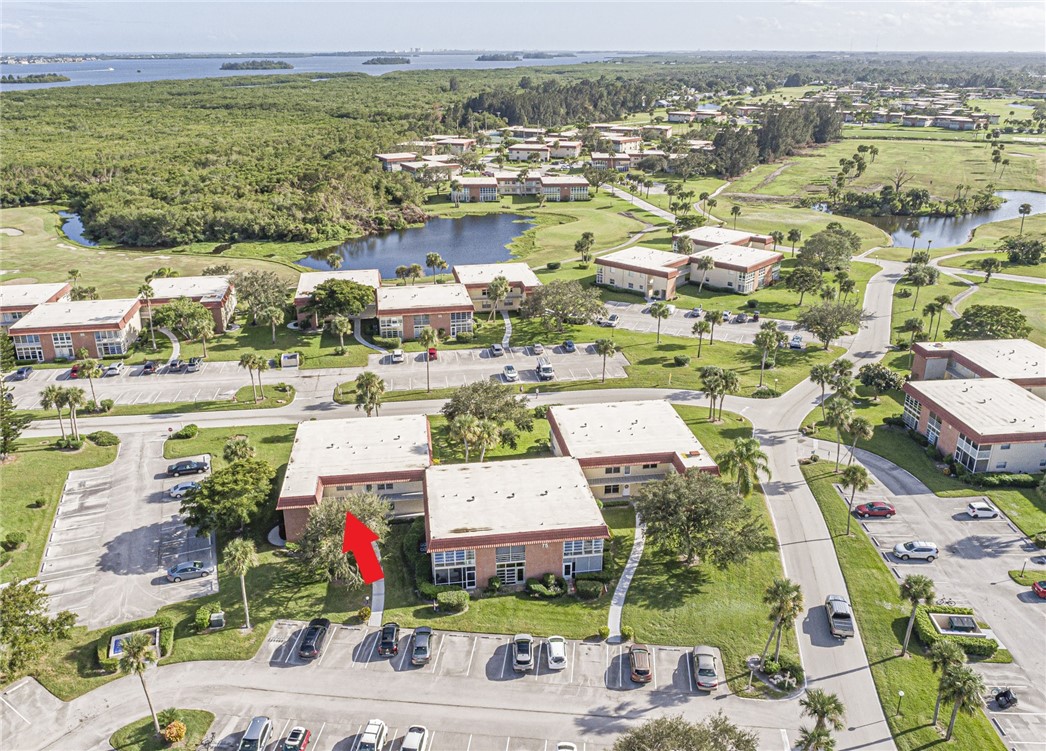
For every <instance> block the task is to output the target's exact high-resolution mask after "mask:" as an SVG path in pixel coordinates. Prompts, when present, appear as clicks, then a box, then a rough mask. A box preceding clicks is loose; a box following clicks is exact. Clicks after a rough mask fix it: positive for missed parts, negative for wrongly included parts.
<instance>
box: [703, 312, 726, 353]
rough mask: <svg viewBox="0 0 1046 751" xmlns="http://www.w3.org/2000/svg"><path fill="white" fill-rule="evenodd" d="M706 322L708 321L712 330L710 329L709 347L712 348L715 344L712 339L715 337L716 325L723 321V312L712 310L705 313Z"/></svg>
mask: <svg viewBox="0 0 1046 751" xmlns="http://www.w3.org/2000/svg"><path fill="white" fill-rule="evenodd" d="M705 320H706V321H708V325H709V326H710V328H709V329H708V346H709V347H711V346H712V344H713V342H712V339H713V338H714V337H715V327H716V324H717V323H719V322H720V321H721V320H723V311H721V310H716V309H715V308H712V309H711V310H706V311H705Z"/></svg>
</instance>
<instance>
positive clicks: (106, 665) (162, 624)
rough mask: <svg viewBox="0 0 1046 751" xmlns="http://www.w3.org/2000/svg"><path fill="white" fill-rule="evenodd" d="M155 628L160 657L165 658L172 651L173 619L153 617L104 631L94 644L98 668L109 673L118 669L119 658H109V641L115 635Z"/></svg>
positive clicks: (161, 616) (111, 627)
mask: <svg viewBox="0 0 1046 751" xmlns="http://www.w3.org/2000/svg"><path fill="white" fill-rule="evenodd" d="M157 627H159V629H160V656H161V657H167V656H168V655H170V654H171V650H172V649H174V619H173V618H171V617H170V616H167V615H154V616H153V617H152V618H142V619H140V620H137V621H131V622H130V623H121V624H119V625H117V626H110V627H109V628H107V629H105V630H104V631H103V632H102V633H101V635H100V636H99V637H98V640H97V642H96V643H95V655H96V657H97V660H98V666H99V667H100V668H101V669H102V670H105V671H107V672H110V673H111V672H113V671H115V670H118V669H119V667H120V658H119V657H109V641H110V640H111V639H112V638H113V637H114V636H116V635H117V634H126V633H129V632H131V631H142V630H144V629H150V628H157Z"/></svg>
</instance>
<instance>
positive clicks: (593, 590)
mask: <svg viewBox="0 0 1046 751" xmlns="http://www.w3.org/2000/svg"><path fill="white" fill-rule="evenodd" d="M574 587H575V589H576V590H577V597H578V599H579V600H595V599H598V598H599V596H600V595H601V594H603V582H597V581H592V580H590V579H582V580H581V581H579V582H575V584H574Z"/></svg>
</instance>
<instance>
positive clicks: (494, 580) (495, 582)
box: [487, 576, 501, 595]
mask: <svg viewBox="0 0 1046 751" xmlns="http://www.w3.org/2000/svg"><path fill="white" fill-rule="evenodd" d="M487 591H488V592H490V593H491V594H492V595H496V594H497V593H498V592H500V591H501V577H500V576H492V577H490V578H489V579H487Z"/></svg>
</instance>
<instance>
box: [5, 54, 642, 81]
mask: <svg viewBox="0 0 1046 751" xmlns="http://www.w3.org/2000/svg"><path fill="white" fill-rule="evenodd" d="M479 54H480V53H478V52H474V53H467V54H453V55H451V54H448V55H433V54H429V55H426V54H408V55H406V56H407V57H410V64H409V65H364V64H363V63H364V62H365V61H366V60H369V59H370V58H371V57H372V55H366V56H362V55H357V56H347V55H309V56H305V57H291V56H287V57H281V56H280V55H278V54H258V55H253V56H244V55H240V56H237V57H177V58H174V57H171V58H151V59H133V60H131V59H128V60H118V59H109V60H88V61H85V62H79V63H34V64H32V65H11V64H8V65H0V75H4V76H6V75H13V76H28V75H30V74H33V73H59V74H61V75H63V76H68V77H69V78H70V79H71V80H69V81H62V82H59V83H37V84H0V91H20V90H26V89H49V88H53V87H56V86H104V85H106V84H113V83H133V82H136V81H169V80H180V79H188V78H229V77H233V76H272V75H287V74H295V73H306V74H308V73H312V74H315V75H316V76H317V77H322V76H323V74H324V73H366V74H368V75H374V76H380V75H381V74H383V73H388V72H390V71H394V70H461V69H488V68H520V67H534V66H546V65H577V64H580V63H595V62H605V61H607V60H613V59H620V58H622V57H625V56H626V55H627V54H628V53H617V52H585V53H580V52H579V53H577V54H576V55H575V56H574V57H556V58H552V59H533V60H529V59H528V60H518V61H484V62H480V61H478V60H476V58H477V57H478V56H479ZM631 54H633V55H634V54H635V53H631ZM262 58H267V59H273V60H286V61H287V62H288V63H290V64H291V65H293V66H294V70H221V67H222V63H230V62H243V61H244V60H248V59H262Z"/></svg>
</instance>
